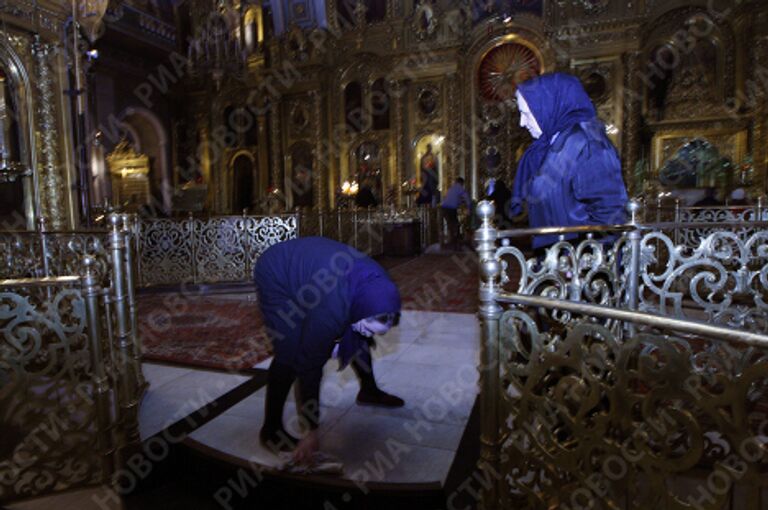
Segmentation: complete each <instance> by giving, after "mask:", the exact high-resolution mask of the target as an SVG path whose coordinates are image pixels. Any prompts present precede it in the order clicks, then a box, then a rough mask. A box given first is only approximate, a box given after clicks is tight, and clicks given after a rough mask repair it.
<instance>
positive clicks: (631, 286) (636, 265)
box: [616, 200, 642, 336]
mask: <svg viewBox="0 0 768 510" xmlns="http://www.w3.org/2000/svg"><path fill="white" fill-rule="evenodd" d="M627 211H628V212H629V223H630V225H632V226H634V227H635V228H634V229H633V230H632V231H631V232H629V234H628V235H627V238H628V239H629V249H630V260H629V273H628V278H629V281H628V282H627V293H628V294H629V295H628V301H627V306H628V308H629V309H630V310H633V311H634V310H637V305H638V301H639V299H640V296H639V292H640V240H641V238H642V233H641V232H640V229H639V228H637V227H638V221H637V215H638V212H639V211H640V203H639V202H637V201H636V200H630V201H629V203H627ZM616 255H617V256H618V254H616ZM628 332H629V335H630V336H634V334H635V325H634V324H630V325H629V328H628Z"/></svg>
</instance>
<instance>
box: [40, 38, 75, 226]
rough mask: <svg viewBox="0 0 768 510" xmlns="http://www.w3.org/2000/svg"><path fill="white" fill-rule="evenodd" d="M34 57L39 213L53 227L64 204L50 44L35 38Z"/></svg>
mask: <svg viewBox="0 0 768 510" xmlns="http://www.w3.org/2000/svg"><path fill="white" fill-rule="evenodd" d="M32 53H33V55H34V57H35V77H36V79H35V86H36V88H37V101H36V103H37V112H36V113H37V131H38V133H39V137H40V138H39V142H40V143H39V149H38V156H39V157H38V165H37V172H38V174H39V177H38V184H39V186H40V215H41V216H42V217H44V218H46V219H47V220H48V224H49V225H50V226H51V227H52V229H53V230H61V229H63V228H64V225H65V217H64V206H65V204H66V203H67V200H66V197H65V196H64V194H63V193H66V191H67V190H66V188H65V186H64V185H63V179H62V177H61V175H60V171H61V169H60V167H59V146H58V139H59V136H58V132H57V129H56V106H55V98H54V96H53V73H52V71H51V63H50V58H51V56H52V55H55V53H56V49H55V48H54V46H53V45H50V44H45V43H42V42H40V40H39V39H36V40H35V42H34V44H33V45H32Z"/></svg>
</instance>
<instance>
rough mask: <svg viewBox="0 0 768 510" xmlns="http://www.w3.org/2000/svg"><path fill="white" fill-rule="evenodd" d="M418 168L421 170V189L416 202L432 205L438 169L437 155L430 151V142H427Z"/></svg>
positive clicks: (435, 192)
mask: <svg viewBox="0 0 768 510" xmlns="http://www.w3.org/2000/svg"><path fill="white" fill-rule="evenodd" d="M419 170H420V171H421V190H420V191H419V196H418V198H417V199H416V203H417V204H418V205H430V206H431V205H434V203H433V202H434V199H435V198H436V194H437V184H438V179H439V175H440V169H439V162H438V159H437V156H436V155H435V153H434V152H432V144H427V151H426V152H425V153H424V155H423V156H421V159H420V164H419Z"/></svg>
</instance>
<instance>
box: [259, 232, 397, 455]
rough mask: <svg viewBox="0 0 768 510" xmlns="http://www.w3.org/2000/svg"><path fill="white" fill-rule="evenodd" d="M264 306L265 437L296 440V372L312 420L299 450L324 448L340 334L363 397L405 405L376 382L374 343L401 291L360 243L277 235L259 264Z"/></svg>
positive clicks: (393, 318) (343, 360)
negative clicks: (324, 382)
mask: <svg viewBox="0 0 768 510" xmlns="http://www.w3.org/2000/svg"><path fill="white" fill-rule="evenodd" d="M254 281H255V283H256V286H257V291H258V297H259V306H260V308H261V311H262V314H263V315H264V321H265V323H266V326H267V328H268V329H269V333H270V337H271V338H272V343H273V350H274V359H273V360H272V364H271V365H270V368H269V373H268V376H267V398H266V402H265V414H264V426H263V427H262V429H261V432H260V439H261V441H262V443H263V444H265V445H266V446H268V447H269V448H270V449H272V450H282V451H287V450H290V449H292V448H293V446H294V445H296V444H297V440H296V439H295V438H293V437H291V436H290V435H289V434H288V433H287V432H286V431H285V428H284V427H283V408H284V406H285V400H286V398H287V396H288V392H289V391H290V388H291V385H292V384H293V382H294V381H295V380H297V379H298V385H299V400H300V406H299V413H300V415H301V416H302V418H304V420H305V422H306V423H307V424H308V426H309V429H310V430H309V432H308V433H307V435H306V436H305V437H304V438H302V439H301V440H300V441H298V445H297V446H296V448H295V452H294V458H295V460H297V461H299V462H306V461H308V460H309V459H310V458H311V456H312V454H313V453H314V452H316V451H317V450H318V448H319V442H318V437H317V428H318V425H319V419H320V380H321V378H322V374H323V366H324V365H325V363H326V361H328V359H330V357H331V355H332V352H333V351H334V347H335V346H336V343H337V340H339V339H340V340H339V341H338V357H339V359H340V365H341V368H344V367H345V366H346V365H347V364H349V363H352V368H353V369H354V371H355V373H356V374H357V376H358V378H359V379H360V392H359V393H358V396H357V402H358V403H359V404H367V405H381V406H386V407H399V406H402V405H403V404H404V402H403V401H402V400H401V399H400V398H398V397H395V396H393V395H389V394H387V393H385V392H383V391H382V390H380V389H379V388H378V386H377V385H376V380H375V379H374V376H373V368H372V360H371V354H370V350H369V347H370V343H371V342H372V341H373V335H374V334H379V335H380V334H384V333H386V332H387V331H388V330H389V329H390V328H391V327H392V326H393V325H395V323H396V322H397V318H398V317H399V314H400V294H399V292H398V290H397V287H396V286H395V284H394V283H393V282H392V280H390V278H389V276H388V275H387V273H386V271H385V270H384V269H383V268H382V267H381V266H380V265H379V264H377V263H376V262H375V261H373V260H372V259H371V258H369V257H368V256H366V255H364V254H363V253H360V252H359V251H357V250H355V249H354V248H352V247H350V246H347V245H345V244H342V243H338V242H336V241H332V240H330V239H325V238H322V237H305V238H299V239H293V240H290V241H286V242H283V243H278V244H276V245H274V246H272V247H270V248H269V249H268V250H267V251H266V252H264V254H263V255H262V256H261V257H260V258H259V260H258V262H257V263H256V268H255V270H254Z"/></svg>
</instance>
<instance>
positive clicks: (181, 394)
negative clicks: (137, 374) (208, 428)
mask: <svg viewBox="0 0 768 510" xmlns="http://www.w3.org/2000/svg"><path fill="white" fill-rule="evenodd" d="M142 368H143V370H144V377H145V378H146V379H147V381H149V389H148V390H147V393H146V394H145V395H144V399H143V400H142V402H141V406H140V408H139V432H140V434H141V439H142V440H146V439H147V438H149V437H151V436H153V435H155V434H157V433H158V432H160V431H163V430H165V429H167V428H168V427H170V426H171V425H173V424H174V423H176V422H177V421H179V420H182V419H184V418H186V417H187V416H189V415H190V414H192V413H193V412H195V411H197V410H198V409H200V408H201V407H203V406H206V405H208V404H210V403H211V402H214V401H215V400H216V399H218V398H219V397H221V396H222V395H224V394H225V393H227V392H229V391H230V390H232V389H234V388H236V387H237V386H239V385H241V384H243V383H244V382H246V381H247V380H248V379H249V377H248V376H244V375H239V374H229V373H226V372H217V371H212V370H202V369H198V368H185V367H176V366H169V365H162V364H158V363H144V364H143V365H142Z"/></svg>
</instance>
